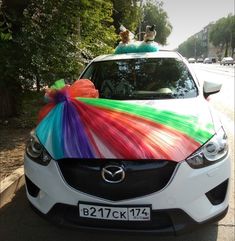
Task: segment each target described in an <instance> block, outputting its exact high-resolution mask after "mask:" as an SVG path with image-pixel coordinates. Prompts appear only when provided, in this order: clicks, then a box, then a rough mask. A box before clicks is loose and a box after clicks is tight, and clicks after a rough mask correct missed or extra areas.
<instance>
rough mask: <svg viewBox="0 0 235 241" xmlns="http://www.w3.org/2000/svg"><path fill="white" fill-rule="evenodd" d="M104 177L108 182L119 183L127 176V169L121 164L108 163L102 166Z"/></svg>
mask: <svg viewBox="0 0 235 241" xmlns="http://www.w3.org/2000/svg"><path fill="white" fill-rule="evenodd" d="M101 175H102V178H103V179H104V181H106V182H108V183H119V182H121V181H123V180H124V178H125V171H124V169H123V168H122V167H121V166H117V165H107V166H105V167H103V168H102V171H101Z"/></svg>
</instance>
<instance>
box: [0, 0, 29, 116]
mask: <svg viewBox="0 0 235 241" xmlns="http://www.w3.org/2000/svg"><path fill="white" fill-rule="evenodd" d="M26 4H27V0H24V1H23V0H22V1H20V2H16V3H14V2H11V1H7V0H5V1H3V2H1V5H0V56H1V57H0V100H1V101H0V118H1V117H3V118H5V117H8V116H12V115H15V114H16V113H17V110H18V109H19V107H20V101H19V100H20V96H21V90H22V88H21V79H20V71H19V70H20V65H19V63H20V61H21V60H22V58H21V56H22V54H23V50H22V48H21V46H20V45H19V44H18V43H17V41H16V38H17V35H18V34H19V32H20V28H21V21H20V20H21V18H22V14H23V9H24V8H25V6H26Z"/></svg>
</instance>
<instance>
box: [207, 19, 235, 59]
mask: <svg viewBox="0 0 235 241" xmlns="http://www.w3.org/2000/svg"><path fill="white" fill-rule="evenodd" d="M209 38H210V41H211V42H212V43H213V45H214V46H216V47H222V48H223V47H224V46H225V56H227V54H228V48H229V46H230V48H231V49H232V52H234V48H235V16H234V15H231V14H230V15H228V16H227V17H224V18H221V19H219V20H218V21H217V22H216V23H215V24H214V25H213V26H212V28H211V31H210V34H209Z"/></svg>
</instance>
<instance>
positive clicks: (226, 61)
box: [220, 57, 234, 65]
mask: <svg viewBox="0 0 235 241" xmlns="http://www.w3.org/2000/svg"><path fill="white" fill-rule="evenodd" d="M226 64H227V65H230V64H231V65H233V64H234V60H233V58H232V57H225V58H223V59H222V60H221V62H220V65H226Z"/></svg>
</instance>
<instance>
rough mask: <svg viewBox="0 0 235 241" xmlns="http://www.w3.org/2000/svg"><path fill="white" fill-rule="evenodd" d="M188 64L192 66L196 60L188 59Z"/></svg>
mask: <svg viewBox="0 0 235 241" xmlns="http://www.w3.org/2000/svg"><path fill="white" fill-rule="evenodd" d="M188 62H189V63H190V64H194V63H196V59H195V58H189V59H188Z"/></svg>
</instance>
